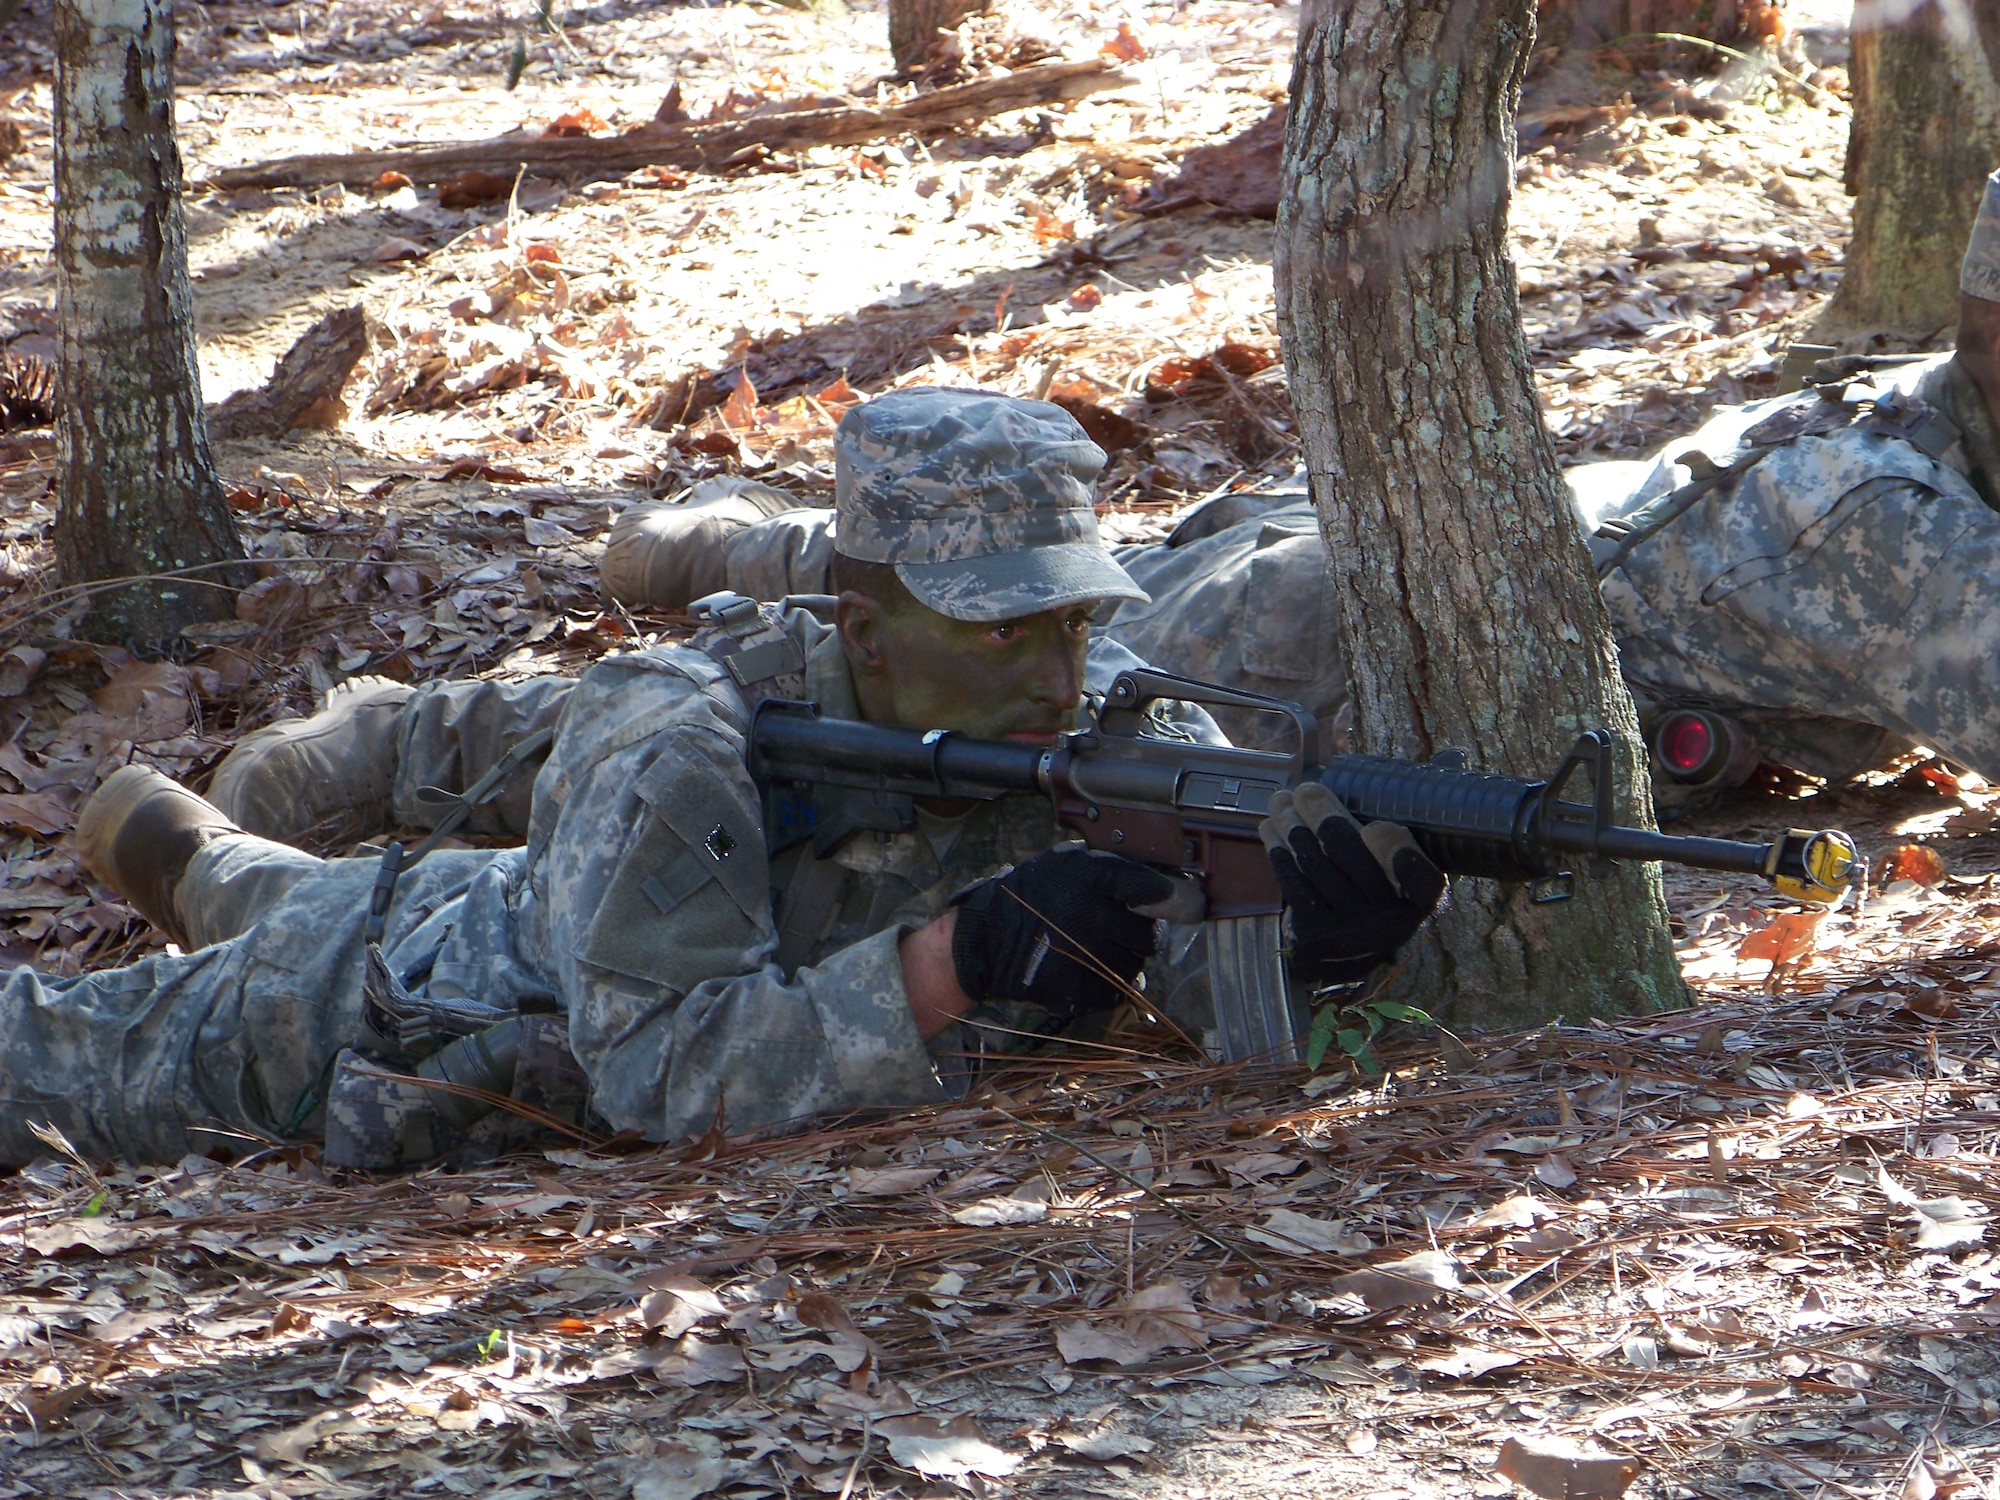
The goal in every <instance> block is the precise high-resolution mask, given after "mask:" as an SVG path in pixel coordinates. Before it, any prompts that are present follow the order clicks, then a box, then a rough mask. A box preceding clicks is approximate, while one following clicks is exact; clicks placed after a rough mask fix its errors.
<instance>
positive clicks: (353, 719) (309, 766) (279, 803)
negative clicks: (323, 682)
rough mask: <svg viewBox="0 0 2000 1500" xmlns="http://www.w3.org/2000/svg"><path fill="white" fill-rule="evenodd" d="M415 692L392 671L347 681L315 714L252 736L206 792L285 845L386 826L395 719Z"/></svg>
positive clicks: (350, 837) (335, 840)
mask: <svg viewBox="0 0 2000 1500" xmlns="http://www.w3.org/2000/svg"><path fill="white" fill-rule="evenodd" d="M415 693H416V689H415V688H412V687H411V686H409V685H408V684H407V683H402V682H394V681H391V680H390V679H389V678H386V677H359V678H355V679H354V680H353V681H351V682H346V683H343V684H341V685H340V686H339V687H337V688H335V689H334V690H333V691H332V692H331V693H329V694H327V698H326V706H325V707H324V708H322V709H320V711H319V712H318V713H316V714H311V715H309V716H308V717H306V718H303V719H287V720H285V721H284V722H283V723H280V724H272V725H269V726H268V727H266V728H263V729H260V730H258V731H257V732H256V733H254V734H251V735H246V736H245V737H244V738H243V739H242V740H241V741H239V742H238V743H237V746H236V748H235V749H234V750H232V751H230V752H229V754H228V755H227V756H226V757H225V758H224V759H223V762H222V764H221V766H219V767H218V768H217V769H216V773H215V778H214V780H213V781H211V782H210V783H209V796H210V797H211V798H213V799H214V802H215V805H216V806H217V807H219V808H220V809H221V810H222V811H223V812H224V813H226V814H227V815H228V816H229V817H231V818H234V819H235V820H236V823H237V825H238V826H239V827H241V828H244V829H246V830H248V831H249V832H251V833H255V834H260V835H262V836H263V837H264V838H267V839H275V840H277V841H278V842H280V843H285V844H297V843H298V842H300V841H301V840H302V839H304V838H306V837H307V836H311V837H313V838H315V839H317V840H319V841H320V842H322V843H325V844H329V845H337V844H344V843H351V842H353V841H354V840H355V839H358V838H365V837H366V836H367V835H369V834H372V833H379V832H381V831H382V830H383V829H384V828H387V827H389V826H390V824H391V823H392V822H393V821H394V819H393V809H392V796H393V792H394V789H395V783H396V753H397V752H396V744H397V739H398V733H397V731H398V722H397V721H398V716H399V715H400V714H401V713H402V711H403V708H404V706H405V705H406V704H407V703H408V702H409V701H410V699H411V698H412V697H413V696H414V695H415Z"/></svg>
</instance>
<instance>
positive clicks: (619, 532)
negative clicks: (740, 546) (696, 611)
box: [598, 476, 804, 610]
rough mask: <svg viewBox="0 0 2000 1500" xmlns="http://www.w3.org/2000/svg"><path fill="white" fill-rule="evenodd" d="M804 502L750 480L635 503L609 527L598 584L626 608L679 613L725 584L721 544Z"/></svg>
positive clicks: (708, 483)
mask: <svg viewBox="0 0 2000 1500" xmlns="http://www.w3.org/2000/svg"><path fill="white" fill-rule="evenodd" d="M803 503H804V502H803V501H801V500H799V499H798V498H797V497H796V496H793V495H788V494H786V493H785V492H784V491H783V490H779V489H773V488H772V487H771V486H770V485H768V484H759V483H758V482H757V481H756V480H754V479H738V478H735V477H733V476H721V477H718V478H714V479H704V480H702V481H701V483H699V484H697V485H696V486H694V488H693V489H691V490H689V491H688V492H687V494H686V495H685V496H684V497H683V498H682V499H680V500H678V501H674V502H666V501H659V502H653V503H650V504H646V505H635V506H633V507H632V508H631V509H630V510H627V511H626V512H625V513H624V514H623V515H621V516H619V518H618V519H617V520H616V521H615V522H613V523H612V527H611V535H610V536H609V537H607V538H606V539H605V542H604V560H603V562H602V563H600V564H599V565H598V579H599V581H600V582H601V583H602V584H603V587H604V592H605V595H606V597H607V598H609V599H611V600H613V601H614V602H615V603H618V604H623V605H626V606H627V607H629V608H632V609H660V610H685V609H686V608H687V607H688V605H689V604H690V603H692V602H693V601H694V600H696V599H701V598H705V597H707V596H708V595H709V594H713V593H717V592H719V591H720V590H722V589H725V588H727V587H728V586H729V568H728V558H727V556H726V554H725V551H724V544H725V543H727V542H728V540H729V539H730V538H731V537H733V536H735V535H736V534H737V533H738V532H740V531H745V530H748V529H749V528H750V527H752V526H754V525H756V524H757V523H758V522H759V521H762V520H766V519H768V518H769V517H771V516H776V515H782V514H784V512H786V511H788V510H796V509H797V508H798V507H799V506H800V505H801V504H803Z"/></svg>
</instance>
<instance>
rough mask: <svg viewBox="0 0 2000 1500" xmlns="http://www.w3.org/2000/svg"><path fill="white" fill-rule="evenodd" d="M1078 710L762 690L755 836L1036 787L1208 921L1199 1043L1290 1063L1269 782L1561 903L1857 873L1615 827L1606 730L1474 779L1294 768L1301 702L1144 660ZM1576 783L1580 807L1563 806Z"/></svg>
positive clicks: (903, 823) (1387, 766)
mask: <svg viewBox="0 0 2000 1500" xmlns="http://www.w3.org/2000/svg"><path fill="white" fill-rule="evenodd" d="M1169 702H1179V703H1188V704H1199V705H1202V706H1204V707H1222V708H1246V709H1253V710H1258V711H1262V712H1267V713H1276V714H1281V715H1284V716H1285V717H1287V718H1288V719H1290V720H1291V722H1292V724H1293V726H1294V728H1295V729H1296V731H1297V735H1298V745H1299V748H1298V749H1297V750H1296V751H1294V752H1293V753H1291V754H1290V755H1282V754H1278V753H1275V752H1271V751H1262V750H1241V749H1236V748H1234V747H1231V746H1225V745H1211V744H1201V743H1196V742H1193V741H1190V740H1188V739H1185V738H1175V737H1173V736H1172V735H1171V734H1163V733H1160V732H1157V731H1158V729H1159V727H1160V723H1161V721H1159V720H1157V719H1155V718H1154V717H1153V711H1154V709H1155V706H1156V705H1159V704H1163V703H1169ZM1086 718H1087V722H1086V723H1085V725H1084V727H1083V728H1081V729H1079V730H1077V731H1076V732H1074V733H1071V734H1065V735H1062V736H1061V737H1060V738H1059V739H1058V741H1057V743H1056V744H1055V745H1054V746H1052V747H1048V748H1043V747H1041V746H1036V745H1023V744H1016V743H1011V742H994V741H984V740H975V739H969V738H967V737H966V736H964V735H960V734H956V733H953V732H950V731H946V730H930V731H924V730H918V729H907V728H900V727H896V726H890V725H880V724H867V723H860V722H857V721H854V720H847V719H829V718H824V717H822V716H821V715H820V713H819V710H818V708H817V707H816V706H815V705H813V704H809V703H796V702H789V701H785V700H769V701H766V702H764V703H762V704H761V705H759V707H758V709H757V713H756V717H755V720H754V722H753V724H752V728H751V761H750V764H751V770H752V772H753V774H754V775H755V776H756V777H757V780H758V782H759V784H760V786H761V787H762V788H763V789H764V794H765V799H766V803H767V808H766V823H765V827H766V829H767V831H770V832H777V831H779V830H781V829H789V830H791V831H792V832H793V833H795V834H802V833H804V832H806V831H808V830H810V829H811V828H813V827H814V825H815V822H816V820H817V819H818V817H819V815H820V814H819V810H818V807H817V803H816V794H817V791H818V789H820V788H838V789H842V792H843V794H844V795H843V797H842V799H841V800H842V807H841V811H840V814H839V821H840V824H841V828H842V831H845V830H848V829H854V828H880V829H890V828H896V827H907V826H909V823H910V821H911V820H910V819H909V818H908V817H907V816H906V815H904V813H902V812H900V811H899V808H898V805H899V804H900V805H902V806H903V807H906V806H907V801H908V799H915V798H940V799H978V800H990V799H993V798H997V797H1005V796H1017V795H1022V796H1039V797H1046V798H1048V799H1050V800H1051V801H1052V802H1053V804H1054V807H1055V812H1056V816H1057V818H1058V820H1059V821H1060V822H1061V823H1062V825H1063V826H1064V827H1065V828H1066V829H1068V830H1069V831H1070V832H1071V833H1073V834H1074V835H1075V836H1076V837H1077V838H1079V839H1081V840H1082V841H1083V842H1084V843H1085V844H1087V845H1089V846H1090V847H1091V848H1093V849H1100V850H1106V851H1108V852H1110V853H1113V854H1121V855H1124V856H1125V857H1127V858H1128V859H1135V860H1138V861H1139V862H1140V863H1142V864H1147V865H1152V866H1154V867H1156V868H1158V869H1161V870H1165V871H1168V872H1170V873H1174V874H1177V875H1180V876H1183V877H1186V882H1185V884H1184V885H1183V887H1182V893H1183V894H1182V896H1181V897H1178V898H1177V899H1176V901H1175V902H1174V903H1173V907H1174V909H1173V910H1171V911H1163V912H1161V913H1159V914H1161V915H1167V916H1169V917H1170V918H1171V919H1173V920H1176V921H1197V920H1198V921H1201V922H1203V923H1204V924H1205V927H1206V933H1205V935H1206V938H1207V962H1208V966H1209V988H1210V992H1211V995H1212V997H1213V1002H1214V1008H1215V1035H1214V1036H1213V1037H1212V1038H1211V1046H1212V1048H1213V1050H1215V1051H1216V1052H1217V1053H1218V1054H1219V1055H1220V1056H1221V1057H1222V1058H1223V1059H1225V1060H1228V1061H1239V1060H1247V1059H1252V1058H1260V1059H1269V1060H1275V1061H1286V1062H1289V1061H1293V1060H1296V1059H1297V1058H1298V1057H1299V1055H1300V1049H1301V1047H1302V1045H1303V1038H1304V1036H1305V1027H1304V1022H1305V1019H1306V1017H1305V1015H1304V1013H1303V1012H1304V1006H1303V1004H1302V1003H1301V1002H1302V1000H1303V999H1304V998H1305V997H1297V996H1294V995H1293V994H1292V993H1291V986H1290V985H1289V984H1288V982H1287V978H1286V965H1285V962H1284V957H1283V954H1282V952H1281V931H1280V917H1281V902H1280V899H1279V892H1278V881H1277V877H1276V875H1275V874H1274V873H1273V872H1272V869H1271V864H1270V861H1269V859H1268V858H1267V856H1266V854H1265V851H1264V846H1263V843H1262V841H1261V840H1260V839H1259V837H1258V834H1257V825H1258V823H1259V822H1261V821H1262V819H1263V817H1264V815H1265V811H1266V807H1267V804H1268V803H1269V802H1270V799H1271V794H1272V793H1274V792H1277V791H1279V790H1281V789H1283V788H1285V787H1289V786H1296V785H1298V784H1299V783H1300V782H1302V781H1304V780H1306V779H1308V778H1311V779H1314V780H1317V781H1321V782H1323V783H1325V785H1326V786H1327V787H1328V788H1329V789H1330V790H1331V791H1332V792H1333V794H1334V795H1335V796H1337V797H1338V798H1339V799H1340V800H1341V802H1343V803H1344V804H1345V805H1346V806H1347V808H1348V810H1349V811H1350V812H1352V813H1353V814H1354V816H1355V817H1356V818H1357V819H1359V820H1360V821H1361V822H1363V823H1370V822H1375V821H1380V820H1387V821H1390V822H1395V823H1401V824H1403V825H1404V826H1405V827H1407V828H1408V829H1409V830H1410V832H1411V834H1412V835H1413V836H1414V837H1415V839H1416V842H1417V845H1418V847H1419V848H1421V849H1422V850H1423V851H1424V853H1425V854H1427V855H1429V856H1430V858H1431V860H1432V861H1433V862H1434V863H1435V864H1436V865H1437V866H1438V867H1439V868H1440V869H1442V870H1443V871H1444V872H1445V873H1446V874H1448V875H1457V876H1476V877H1480V878H1483V879H1488V880H1502V881H1517V882H1526V883H1527V884H1528V885H1529V888H1530V893H1531V897H1532V899H1533V900H1536V901H1561V900H1565V899H1567V898H1568V897H1569V896H1570V895H1571V894H1572V893H1573V888H1574V884H1575V880H1576V866H1577V865H1579V864H1581V865H1583V866H1584V868H1585V869H1586V870H1595V871H1598V872H1602V871H1605V870H1608V869H1609V868H1610V867H1611V866H1612V865H1613V864H1615V863H1616V862H1617V861H1619V860H1659V861H1661V862H1662V863H1667V864H1680V865H1688V866H1692V867H1694V868H1696V869H1704V870H1725V871H1732V872H1736V873H1740V874H1745V875H1761V876H1763V877H1764V878H1765V879H1767V880H1769V881H1770V882H1771V883H1772V884H1773V885H1775V886H1776V887H1777V888H1778V889H1779V890H1780V891H1782V892H1784V893H1785V894H1786V895H1788V896H1792V897H1795V898H1797V899H1799V900H1802V901H1808V902H1815V903H1829V902H1833V901H1836V900H1838V899H1839V898H1840V896H1841V894H1842V893H1843V892H1844V891H1845V890H1846V889H1847V887H1848V884H1849V882H1850V881H1851V879H1852V878H1853V874H1854V872H1855V870H1856V868H1857V866H1858V860H1857V858H1856V853H1855V847H1854V842H1853V840H1851V839H1850V838H1848V836H1847V835H1846V834H1844V833H1837V832H1831V831H1828V832H1810V831H1806V830H1797V829H1795V830H1792V831H1790V832H1788V833H1786V834H1784V835H1783V836H1782V837H1780V838H1778V839H1777V840H1775V841H1774V842H1772V843H1768V844H1751V843H1739V842H1736V841H1733V840H1729V839H1711V838H1684V837H1675V836H1672V835H1669V834H1663V833H1657V832H1654V831H1653V830H1651V829H1645V828H1625V827H1620V826H1619V825H1618V824H1616V823H1615V822H1614V821H1613V810H1612V781H1613V778H1612V774H1611V765H1612V762H1611V738H1610V736H1609V735H1608V734H1606V733H1605V732H1604V731H1602V730H1591V731H1589V732H1588V733H1586V734H1583V735H1580V736H1579V737H1578V739H1577V741H1576V744H1575V746H1574V747H1573V748H1572V749H1571V750H1570V752H1569V755H1568V756H1567V757H1566V758H1565V759H1564V760H1563V763H1562V765H1561V766H1560V767H1559V768H1558V769H1557V771H1556V773H1555V775H1554V776H1553V777H1551V778H1550V779H1549V780H1547V781H1527V780H1523V779H1521V778H1519V777H1513V776H1494V775H1488V774H1485V773H1483V772H1477V771H1472V770H1470V769H1468V768H1467V765H1466V759H1465V755H1464V753H1463V752H1461V751H1446V752H1444V753H1443V754H1441V755H1439V756H1437V757H1436V758H1435V759H1433V760H1430V761H1428V762H1416V761H1404V760H1394V759H1391V758H1389V757H1386V756H1376V755H1341V756H1335V757H1334V758H1333V759H1332V760H1331V761H1329V762H1328V763H1327V764H1326V765H1324V766H1309V765H1307V764H1306V761H1305V747H1306V746H1308V745H1311V744H1312V743H1313V742H1314V735H1315V729H1316V726H1315V724H1314V720H1313V716H1312V715H1311V714H1310V713H1308V712H1307V711H1306V710H1305V709H1303V708H1301V707H1300V706H1299V705H1297V704H1295V703H1288V702H1286V701H1284V700H1283V699H1279V698H1269V697H1265V696H1263V695H1262V694H1258V693H1246V692H1241V691H1238V690H1236V689H1233V688H1227V687H1222V686H1219V685H1217V684H1214V683H1207V682H1198V681H1195V680H1194V679H1192V678H1186V677H1177V676H1174V675H1173V674H1171V673H1167V672H1157V671H1152V670H1150V669H1145V670H1132V671H1126V672H1121V673H1119V674H1118V676H1117V677H1116V678H1115V679H1114V680H1113V682H1112V684H1111V688H1110V691H1109V692H1108V693H1107V694H1106V696H1105V698H1104V701H1103V703H1102V705H1101V706H1099V707H1098V708H1097V709H1096V712H1095V714H1094V716H1091V715H1087V716H1086ZM1149 728H1151V729H1154V730H1155V732H1153V733H1148V732H1146V731H1147V730H1148V729H1149ZM1584 777H1587V778H1588V779H1589V782H1590V793H1589V800H1588V801H1574V800H1570V797H1569V795H1568V794H1569V793H1570V792H1571V790H1572V783H1575V782H1577V781H1578V780H1579V779H1580V778H1584ZM857 803H858V806H857Z"/></svg>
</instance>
